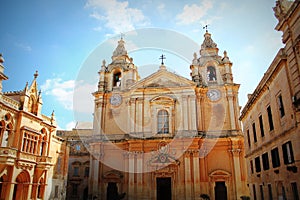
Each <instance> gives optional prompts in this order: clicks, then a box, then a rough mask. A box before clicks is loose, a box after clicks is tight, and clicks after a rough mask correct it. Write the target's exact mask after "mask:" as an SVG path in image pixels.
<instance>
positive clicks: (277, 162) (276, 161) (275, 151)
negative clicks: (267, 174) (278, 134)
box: [271, 147, 280, 168]
mask: <svg viewBox="0 0 300 200" xmlns="http://www.w3.org/2000/svg"><path fill="white" fill-rule="evenodd" d="M271 155H272V165H273V167H274V168H276V167H279V166H280V159H279V153H278V148H277V147H276V148H275V149H272V150H271Z"/></svg>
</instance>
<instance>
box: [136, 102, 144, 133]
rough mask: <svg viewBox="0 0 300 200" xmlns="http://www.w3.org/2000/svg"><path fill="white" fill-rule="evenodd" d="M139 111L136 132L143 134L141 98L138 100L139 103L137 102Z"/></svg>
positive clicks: (137, 112) (137, 111)
mask: <svg viewBox="0 0 300 200" xmlns="http://www.w3.org/2000/svg"><path fill="white" fill-rule="evenodd" d="M137 105H138V106H137V110H136V116H137V119H136V126H137V127H136V131H137V133H138V134H141V133H142V131H143V129H142V128H143V123H142V122H143V117H144V116H143V99H142V98H139V99H138V102H137Z"/></svg>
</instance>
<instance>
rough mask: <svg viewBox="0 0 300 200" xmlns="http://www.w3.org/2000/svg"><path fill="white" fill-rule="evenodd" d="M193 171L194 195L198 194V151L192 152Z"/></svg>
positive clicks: (197, 195)
mask: <svg viewBox="0 0 300 200" xmlns="http://www.w3.org/2000/svg"><path fill="white" fill-rule="evenodd" d="M193 165H194V166H193V171H194V196H195V198H197V197H199V196H200V168H199V151H194V152H193Z"/></svg>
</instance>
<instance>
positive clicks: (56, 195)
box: [54, 185, 58, 198]
mask: <svg viewBox="0 0 300 200" xmlns="http://www.w3.org/2000/svg"><path fill="white" fill-rule="evenodd" d="M54 198H58V185H56V186H55V190H54Z"/></svg>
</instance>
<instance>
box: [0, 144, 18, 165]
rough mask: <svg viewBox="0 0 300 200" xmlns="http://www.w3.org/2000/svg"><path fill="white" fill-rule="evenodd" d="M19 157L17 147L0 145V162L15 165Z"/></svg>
mask: <svg viewBox="0 0 300 200" xmlns="http://www.w3.org/2000/svg"><path fill="white" fill-rule="evenodd" d="M16 158H17V149H14V148H10V147H0V163H1V164H6V165H14V163H15V160H16Z"/></svg>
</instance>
